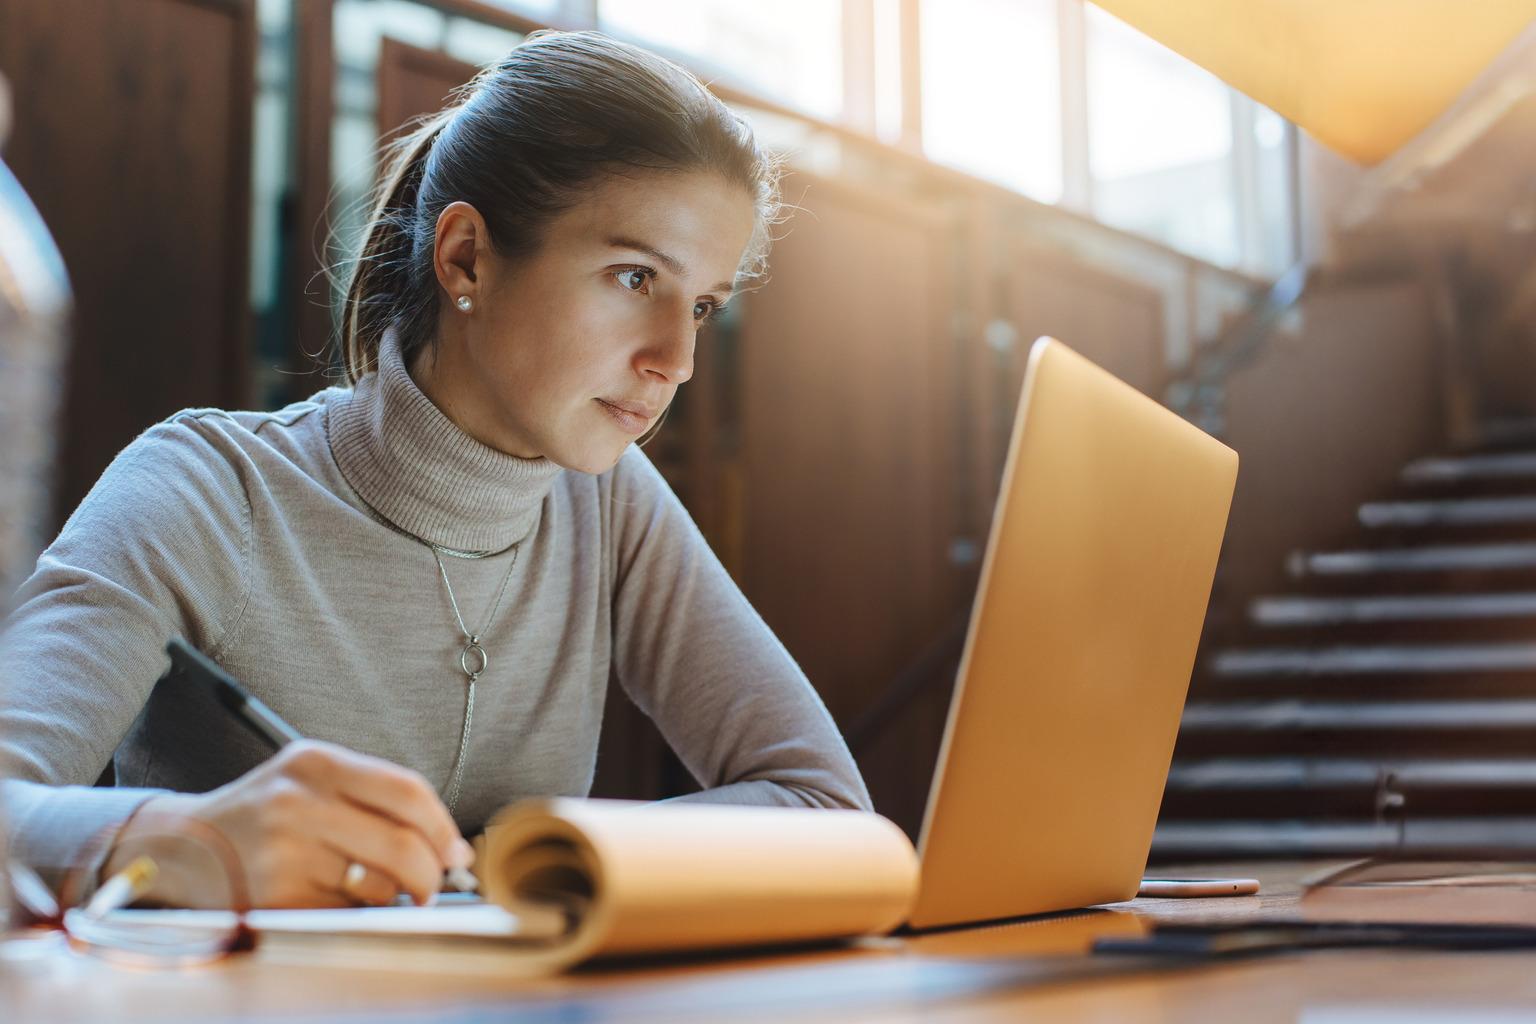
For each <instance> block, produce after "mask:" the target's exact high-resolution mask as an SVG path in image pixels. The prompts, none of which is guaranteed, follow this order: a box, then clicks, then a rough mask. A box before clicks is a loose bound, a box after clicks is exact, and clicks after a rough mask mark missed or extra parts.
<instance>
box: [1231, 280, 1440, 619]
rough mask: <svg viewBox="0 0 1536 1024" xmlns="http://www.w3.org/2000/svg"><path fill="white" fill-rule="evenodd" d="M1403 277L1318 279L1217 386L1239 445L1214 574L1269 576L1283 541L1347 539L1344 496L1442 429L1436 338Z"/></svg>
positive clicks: (1384, 475) (1350, 506) (1249, 578)
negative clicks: (1282, 323) (1334, 282)
mask: <svg viewBox="0 0 1536 1024" xmlns="http://www.w3.org/2000/svg"><path fill="white" fill-rule="evenodd" d="M1433 322H1434V321H1433V318H1432V317H1431V316H1430V312H1429V308H1428V298H1427V293H1426V292H1425V290H1424V288H1423V287H1422V286H1420V285H1419V284H1417V283H1414V282H1405V283H1396V284H1381V285H1366V286H1361V285H1353V286H1334V287H1331V288H1329V287H1325V288H1323V289H1322V290H1320V292H1319V293H1318V294H1316V295H1314V296H1312V297H1311V298H1309V299H1307V300H1306V301H1305V302H1304V303H1303V305H1302V308H1301V324H1302V326H1301V329H1300V330H1299V331H1298V332H1297V333H1294V334H1287V333H1285V332H1281V333H1278V334H1276V335H1275V336H1274V337H1273V338H1272V339H1271V341H1270V344H1269V346H1268V348H1267V349H1266V350H1265V352H1264V354H1263V356H1262V357H1261V358H1260V359H1259V360H1258V361H1257V362H1255V363H1253V364H1252V365H1250V366H1247V367H1244V368H1242V369H1240V370H1238V371H1237V372H1236V373H1235V374H1234V375H1233V377H1232V378H1231V380H1230V382H1229V384H1228V387H1227V421H1228V430H1227V436H1226V441H1227V443H1228V444H1230V445H1231V446H1232V447H1233V448H1235V449H1236V450H1237V451H1238V453H1239V455H1241V457H1242V466H1241V468H1240V469H1239V471H1238V479H1237V493H1236V495H1235V496H1234V498H1233V504H1232V516H1231V521H1230V524H1229V526H1228V529H1227V540H1226V547H1225V554H1224V559H1223V563H1222V568H1221V578H1222V586H1223V589H1224V590H1225V592H1226V593H1227V595H1228V596H1229V597H1231V598H1233V599H1243V598H1246V597H1248V596H1251V595H1253V594H1255V593H1257V592H1258V591H1261V590H1263V589H1265V588H1268V587H1272V586H1274V585H1276V584H1277V583H1279V582H1280V580H1281V576H1282V571H1283V564H1282V563H1283V560H1284V558H1285V557H1286V555H1287V554H1289V553H1290V552H1291V551H1293V550H1298V549H1309V548H1316V547H1318V546H1320V545H1335V544H1339V543H1350V544H1353V543H1355V542H1356V541H1357V538H1358V531H1357V530H1356V528H1355V526H1354V519H1353V515H1354V510H1355V508H1356V506H1357V505H1358V504H1359V503H1360V502H1361V501H1364V500H1366V499H1368V498H1372V497H1378V496H1380V495H1382V494H1383V493H1385V492H1386V490H1387V488H1389V487H1390V486H1391V485H1392V484H1393V482H1394V478H1395V476H1396V474H1397V471H1398V470H1400V469H1401V468H1402V467H1403V465H1404V464H1405V463H1407V462H1408V461H1409V460H1410V459H1413V458H1415V457H1417V456H1420V455H1425V454H1428V453H1429V452H1431V451H1433V450H1434V449H1435V448H1436V447H1438V446H1439V444H1440V442H1441V440H1442V423H1443V420H1442V417H1441V410H1440V400H1439V390H1438V387H1437V380H1436V374H1437V366H1438V348H1437V340H1436V337H1435V332H1434V326H1433Z"/></svg>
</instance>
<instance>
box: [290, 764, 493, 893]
mask: <svg viewBox="0 0 1536 1024" xmlns="http://www.w3.org/2000/svg"><path fill="white" fill-rule="evenodd" d="M289 751H292V753H289ZM284 754H285V755H287V757H286V758H285V761H286V764H285V766H284V770H285V771H287V772H288V773H289V774H291V775H293V776H294V777H295V778H297V779H299V780H301V781H303V782H304V783H305V784H307V785H309V786H311V787H312V788H314V789H316V790H319V791H322V792H323V791H325V790H327V789H329V790H332V791H334V792H336V793H338V794H340V795H341V796H343V797H345V798H346V799H347V800H349V801H351V802H352V803H354V804H357V805H359V806H360V807H361V808H363V809H364V810H366V811H368V812H371V813H373V814H375V815H378V816H382V817H385V818H389V819H391V820H393V821H395V822H397V823H399V824H400V825H403V826H406V827H408V828H411V829H414V830H415V831H417V832H419V833H420V834H421V836H422V837H423V838H424V839H425V841H426V843H427V845H428V847H429V848H430V849H431V850H432V851H433V852H434V854H435V855H436V857H437V860H438V873H439V874H441V872H442V869H443V868H445V867H468V866H469V864H470V862H471V861H472V860H473V859H474V851H473V850H472V849H471V848H470V846H469V844H468V843H466V842H465V841H464V839H463V837H462V836H460V835H459V829H458V826H457V825H455V824H454V822H453V817H452V816H451V815H450V814H449V813H448V808H446V807H444V806H443V802H442V800H440V799H439V798H438V795H437V792H436V791H435V790H434V789H433V788H432V786H431V785H430V784H429V783H428V782H427V780H426V779H424V778H422V776H421V775H420V774H419V773H418V772H413V771H410V770H409V769H406V768H401V767H400V766H399V765H395V764H391V763H390V762H388V761H385V760H383V759H381V758H377V757H369V756H368V755H366V754H359V753H357V752H355V751H351V750H346V749H345V748H342V747H334V746H331V745H329V744H321V743H305V744H295V745H294V746H293V747H290V748H287V749H285V750H284Z"/></svg>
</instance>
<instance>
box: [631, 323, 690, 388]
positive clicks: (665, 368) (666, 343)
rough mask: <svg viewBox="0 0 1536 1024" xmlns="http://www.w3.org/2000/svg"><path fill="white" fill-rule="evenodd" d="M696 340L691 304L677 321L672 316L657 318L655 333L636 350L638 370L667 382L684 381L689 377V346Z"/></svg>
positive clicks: (679, 382) (678, 382) (677, 382)
mask: <svg viewBox="0 0 1536 1024" xmlns="http://www.w3.org/2000/svg"><path fill="white" fill-rule="evenodd" d="M697 339H698V326H697V325H696V324H695V323H694V320H693V309H692V307H691V306H690V307H689V309H688V316H687V317H686V319H684V320H682V322H681V323H679V318H677V317H675V316H673V317H666V318H664V319H663V318H658V322H657V324H656V329H655V333H654V334H653V335H652V337H651V339H650V342H649V344H647V345H646V346H645V348H644V349H643V350H642V351H641V353H640V358H639V365H640V369H641V371H642V372H644V373H651V374H655V375H657V376H659V377H662V378H664V379H665V380H666V381H667V382H668V383H671V384H682V383H684V382H685V381H687V380H688V379H689V378H690V377H692V376H693V348H694V344H695V342H696V341H697Z"/></svg>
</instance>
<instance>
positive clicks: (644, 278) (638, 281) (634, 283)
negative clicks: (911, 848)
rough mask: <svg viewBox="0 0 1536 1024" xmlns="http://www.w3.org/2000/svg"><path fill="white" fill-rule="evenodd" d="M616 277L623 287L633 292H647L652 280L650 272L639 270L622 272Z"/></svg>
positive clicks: (633, 269)
mask: <svg viewBox="0 0 1536 1024" xmlns="http://www.w3.org/2000/svg"><path fill="white" fill-rule="evenodd" d="M614 276H615V277H617V278H618V279H619V284H621V285H623V286H624V287H625V288H628V289H629V290H630V291H632V292H643V291H645V288H646V285H648V284H649V283H650V280H651V275H650V272H649V271H646V270H641V269H639V268H631V269H629V270H621V271H619V272H618V273H617V274H615V275H614Z"/></svg>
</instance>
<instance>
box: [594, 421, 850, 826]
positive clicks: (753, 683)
mask: <svg viewBox="0 0 1536 1024" xmlns="http://www.w3.org/2000/svg"><path fill="white" fill-rule="evenodd" d="M612 500H613V502H614V506H615V508H614V522H615V523H616V528H615V530H614V538H615V544H616V546H617V550H616V552H615V555H616V565H615V577H614V579H615V585H614V602H613V603H614V617H613V629H614V658H615V670H616V674H617V677H618V680H619V682H620V684H621V685H622V686H623V687H624V690H625V692H626V693H627V694H628V695H629V697H630V699H631V700H633V701H634V702H635V703H636V704H637V705H638V706H639V708H640V709H641V710H642V711H644V712H645V713H646V714H647V715H648V716H650V718H651V719H652V720H653V721H654V722H655V723H656V724H657V726H658V727H659V728H660V730H661V733H662V735H663V736H665V737H666V739H667V742H668V743H670V744H671V745H672V748H673V749H674V750H675V751H676V752H677V754H678V757H679V758H681V760H682V762H683V764H684V765H686V766H687V768H688V770H689V771H690V772H692V773H693V775H694V777H695V778H696V779H698V780H699V782H700V783H701V784H702V785H703V786H704V787H706V788H705V789H704V790H703V791H702V792H699V793H694V794H690V795H689V796H686V797H682V798H681V799H684V800H694V801H709V802H715V803H740V804H781V805H790V806H812V807H850V808H857V809H862V810H869V809H870V807H871V804H870V799H869V793H868V791H867V790H866V789H865V787H864V781H863V779H861V778H860V777H859V771H858V768H857V767H856V766H855V764H854V761H853V757H852V756H851V755H850V754H849V752H848V747H847V745H846V744H845V743H844V742H843V739H842V737H841V736H840V735H839V733H838V731H837V726H836V725H835V724H834V723H833V721H832V716H831V715H830V714H828V713H827V709H826V707H825V705H823V703H822V701H821V698H820V697H818V696H817V694H816V691H815V690H814V689H812V687H811V684H810V681H809V680H807V679H806V677H805V674H804V673H803V672H802V671H801V670H800V667H799V666H798V665H796V664H795V661H794V659H793V658H792V657H791V656H790V654H789V652H788V651H787V650H785V649H784V645H783V644H781V643H780V642H779V640H778V638H777V637H775V636H774V635H773V633H772V631H770V630H769V628H768V626H767V624H766V623H764V622H763V620H762V618H761V617H760V616H759V615H758V614H757V612H756V611H755V610H753V608H752V606H751V605H750V604H748V603H747V600H746V598H745V597H744V596H743V595H742V593H741V591H740V590H739V589H738V588H737V587H736V584H735V583H734V582H733V581H732V580H731V578H730V576H729V575H728V574H727V573H726V571H725V569H724V567H723V566H721V564H720V561H719V559H717V558H716V557H715V554H714V552H713V551H711V550H710V547H709V545H708V544H707V543H706V542H705V540H704V538H703V536H702V535H701V534H700V533H699V531H698V528H697V527H696V526H695V525H694V523H693V519H692V518H691V517H690V516H689V515H688V512H687V510H685V509H684V508H683V506H682V503H681V502H679V501H678V500H677V496H676V495H674V494H673V493H672V490H671V489H670V488H669V487H668V486H667V484H666V481H665V480H663V479H662V477H661V474H660V473H658V472H657V471H656V468H655V467H654V466H653V465H651V462H650V460H649V459H647V458H646V457H645V455H644V454H643V453H641V452H640V450H639V449H637V448H631V449H629V451H627V452H626V453H625V455H624V457H623V458H622V459H621V460H620V462H619V464H618V466H617V467H616V468H615V469H614V471H613V498H612Z"/></svg>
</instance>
